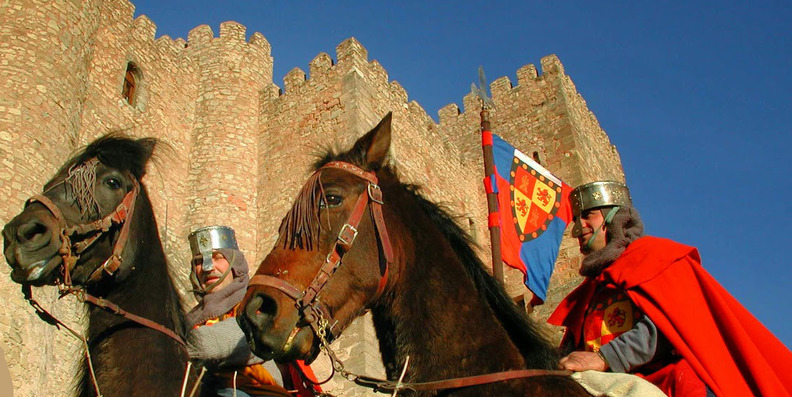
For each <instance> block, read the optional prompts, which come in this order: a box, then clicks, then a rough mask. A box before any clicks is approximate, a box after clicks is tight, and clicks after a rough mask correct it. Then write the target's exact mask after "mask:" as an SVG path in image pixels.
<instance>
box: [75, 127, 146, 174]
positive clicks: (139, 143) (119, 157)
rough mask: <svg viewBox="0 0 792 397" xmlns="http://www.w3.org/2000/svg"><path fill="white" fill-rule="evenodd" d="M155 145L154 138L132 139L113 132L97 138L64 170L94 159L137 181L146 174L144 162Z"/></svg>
mask: <svg viewBox="0 0 792 397" xmlns="http://www.w3.org/2000/svg"><path fill="white" fill-rule="evenodd" d="M156 143H157V139H156V138H143V139H133V138H131V137H129V136H126V135H124V134H122V133H119V132H115V133H110V134H107V135H105V136H102V137H100V138H98V139H97V140H95V141H93V142H91V143H90V144H88V146H86V147H85V149H84V150H83V151H82V152H80V153H78V154H77V155H75V156H74V157H73V158H72V160H70V161H68V162H67V163H66V166H64V168H67V167H70V166H71V165H73V164H79V163H82V162H85V161H86V160H88V159H91V158H93V157H96V158H98V159H99V161H100V162H102V164H105V165H106V166H108V167H112V168H115V169H118V170H121V171H129V172H130V173H132V175H134V176H135V177H136V178H137V179H140V178H142V177H143V175H145V173H146V162H147V161H148V160H149V158H150V156H151V152H152V149H153V147H154V145H155V144H156Z"/></svg>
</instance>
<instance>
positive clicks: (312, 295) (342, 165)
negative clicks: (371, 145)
mask: <svg viewBox="0 0 792 397" xmlns="http://www.w3.org/2000/svg"><path fill="white" fill-rule="evenodd" d="M331 168H332V169H339V170H343V171H346V172H348V173H350V174H352V175H354V176H356V177H358V178H360V179H363V180H364V181H366V182H367V186H366V189H365V190H364V191H363V192H361V193H360V195H359V196H358V199H357V202H355V207H354V208H353V210H352V213H351V214H350V215H349V219H348V220H347V221H346V223H344V226H342V227H341V231H339V232H338V237H337V238H336V241H335V242H334V243H333V246H332V247H331V248H330V252H329V253H328V254H327V257H326V259H325V261H324V263H323V264H322V266H321V267H320V268H319V272H318V273H317V274H316V276H315V277H314V279H313V281H311V283H310V284H309V285H308V286H307V287H305V289H304V290H302V291H300V290H299V289H298V288H297V287H295V286H294V285H292V284H291V283H289V282H288V281H286V280H283V279H280V278H277V277H273V276H269V275H264V274H257V275H254V276H253V277H252V278H251V279H250V282H249V283H248V286H251V285H261V286H266V287H272V288H276V289H278V290H279V291H281V292H283V293H284V294H286V295H287V296H288V297H290V298H291V299H293V300H294V301H295V305H296V307H297V310H299V312H300V316H301V318H302V320H303V321H305V322H307V323H308V324H309V325H310V326H311V329H312V330H313V332H314V334H316V336H317V337H320V338H322V339H325V335H329V337H328V338H327V340H326V341H332V339H333V334H332V327H333V326H334V325H335V322H334V321H332V320H333V319H332V315H331V314H330V312H329V310H328V309H327V307H326V306H325V305H324V304H323V303H322V302H321V301H320V300H319V299H318V295H319V293H320V292H321V291H322V289H323V288H324V287H325V285H326V284H327V282H328V281H329V280H330V277H331V276H332V275H333V274H334V273H335V271H336V270H337V269H338V267H339V266H340V265H341V258H343V256H344V254H346V253H347V252H349V250H350V249H351V248H352V244H353V243H354V241H355V237H357V234H358V225H359V224H360V220H361V219H362V217H363V213H364V212H365V210H366V205H367V204H368V207H369V211H370V213H371V217H372V219H373V220H374V228H375V231H376V232H377V234H378V236H379V241H380V244H381V246H382V252H383V255H384V259H385V261H384V265H383V266H381V269H380V274H381V277H380V281H379V285H378V286H377V292H376V295H375V296H374V299H373V301H376V300H377V298H379V296H380V295H382V292H383V291H384V290H385V285H386V284H387V282H388V271H389V269H390V265H391V263H393V248H392V247H391V242H390V237H389V236H388V229H387V228H386V227H385V219H384V218H383V216H382V204H383V201H382V190H380V187H379V185H377V182H378V181H377V176H376V175H375V174H374V172H372V171H364V170H362V169H361V168H359V167H357V166H355V165H353V164H350V163H346V162H342V161H333V162H330V163H327V164H325V165H324V166H322V167H321V168H319V169H318V170H317V171H316V173H321V172H322V171H323V170H325V169H331ZM298 330H299V328H295V331H293V332H292V335H291V336H290V337H289V341H288V342H287V344H288V343H290V342H291V340H292V339H293V338H294V335H296V331H298Z"/></svg>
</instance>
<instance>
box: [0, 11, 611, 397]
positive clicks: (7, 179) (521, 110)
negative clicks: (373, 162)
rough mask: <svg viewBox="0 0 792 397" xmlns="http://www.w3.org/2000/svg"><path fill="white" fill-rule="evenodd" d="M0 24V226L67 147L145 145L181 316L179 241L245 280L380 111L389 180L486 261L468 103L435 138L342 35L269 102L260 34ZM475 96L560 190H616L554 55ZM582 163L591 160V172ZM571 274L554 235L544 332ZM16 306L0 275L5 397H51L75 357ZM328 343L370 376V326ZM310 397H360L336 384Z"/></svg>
mask: <svg viewBox="0 0 792 397" xmlns="http://www.w3.org/2000/svg"><path fill="white" fill-rule="evenodd" d="M0 15H2V17H0V56H1V57H2V58H0V88H2V89H3V93H2V94H0V154H1V155H2V157H1V158H2V159H3V160H0V181H2V183H3V186H10V189H9V188H6V189H3V190H2V191H0V198H2V199H4V200H2V201H1V202H3V203H7V204H3V205H0V220H2V221H3V223H5V222H7V221H8V220H10V219H11V217H12V216H13V215H15V214H16V213H18V211H19V210H20V208H21V205H22V203H23V202H24V200H25V199H26V198H27V197H28V196H29V195H30V194H32V193H34V192H37V191H39V189H40V186H41V185H42V184H43V182H44V181H45V180H46V179H47V178H48V177H50V176H51V175H52V174H53V173H54V171H55V170H56V169H57V167H59V166H60V165H61V164H62V163H63V162H64V161H65V160H66V158H67V154H70V153H71V152H72V151H73V150H75V149H76V148H77V147H79V146H82V145H84V144H86V143H88V142H89V141H91V140H93V139H94V138H96V137H98V136H100V135H102V134H104V133H106V132H109V131H117V130H120V131H122V132H124V133H127V134H130V135H133V136H136V137H144V136H153V137H157V138H159V139H160V140H161V144H160V145H159V146H158V149H157V151H156V153H155V158H154V160H153V163H152V164H151V165H150V166H149V169H148V174H147V176H146V177H145V178H144V180H143V182H144V183H145V184H146V186H147V187H148V190H149V194H150V196H151V199H152V202H153V206H154V208H155V212H156V216H157V220H158V224H159V229H160V234H161V237H162V239H163V244H164V246H165V248H166V253H167V255H168V258H169V260H170V262H171V267H172V270H175V272H174V278H175V279H176V280H177V284H179V285H180V287H181V289H182V293H183V295H184V296H185V298H186V299H185V300H186V301H187V302H188V305H189V304H190V302H192V297H191V296H189V294H188V293H187V292H186V291H187V289H188V288H189V282H188V281H187V274H188V272H189V270H188V268H187V266H186V264H187V263H188V261H189V249H188V246H187V243H186V236H187V234H188V233H189V232H190V231H191V230H194V229H195V228H197V227H200V226H205V225H209V224H226V225H229V226H232V227H234V229H235V230H236V231H237V237H238V240H239V243H240V246H241V248H242V250H243V251H244V252H245V253H246V256H247V259H248V262H249V263H250V264H251V268H252V269H251V270H254V269H255V268H256V266H257V264H258V263H259V261H260V260H262V259H263V258H264V256H265V255H266V253H267V252H269V250H270V249H271V247H272V246H273V244H274V242H275V240H276V238H277V234H278V231H277V227H278V225H279V224H280V221H281V218H282V216H283V215H285V214H286V212H287V211H288V209H289V208H290V206H291V202H292V200H293V198H294V196H295V195H296V194H297V192H298V190H299V189H300V187H301V185H302V183H303V182H304V181H305V179H307V177H308V176H309V174H310V164H312V163H313V162H314V161H315V160H316V158H317V155H319V154H321V153H323V152H324V150H326V149H327V148H336V149H338V150H342V149H346V148H348V147H349V146H350V145H351V144H352V143H353V142H354V141H355V140H356V139H357V138H358V137H360V136H361V135H362V134H364V133H365V132H367V131H368V130H369V129H371V128H372V127H373V126H374V125H376V124H377V123H378V122H379V121H380V119H381V118H382V117H383V116H384V115H385V114H386V113H387V112H389V111H392V112H393V138H392V139H393V141H392V150H391V157H392V162H393V163H394V164H395V165H396V167H397V169H398V171H399V173H400V175H401V177H402V180H404V181H406V182H410V183H416V184H418V185H422V186H423V190H422V191H423V193H424V194H425V195H426V196H427V197H429V198H430V199H432V200H435V201H438V202H440V203H443V204H444V205H445V206H446V207H448V208H449V209H450V210H451V212H453V213H456V214H459V215H461V217H460V218H459V222H460V224H461V226H463V228H465V229H467V230H469V231H470V232H471V234H472V235H473V236H474V238H475V240H476V241H477V243H478V244H479V245H480V248H481V249H480V255H481V257H482V259H483V260H484V262H485V263H490V255H489V232H488V230H487V225H486V223H487V222H486V219H487V215H486V201H485V200H486V199H485V195H484V190H483V186H482V182H481V181H482V178H483V164H482V156H481V146H480V145H481V143H480V133H479V122H480V119H479V110H480V103H479V100H478V98H476V97H474V96H473V95H472V94H471V95H467V96H465V97H464V98H462V105H463V106H462V109H460V108H459V106H458V105H456V104H451V105H448V106H446V107H444V108H443V109H441V110H440V111H439V120H440V121H439V123H435V122H434V121H433V120H432V118H431V117H429V116H428V115H427V114H426V112H425V111H424V109H423V108H422V107H421V106H420V105H419V104H418V103H417V102H415V101H410V100H409V98H408V95H407V91H406V90H405V89H404V88H403V87H402V86H401V85H400V84H399V83H398V82H397V81H393V80H390V79H389V76H388V74H387V72H386V71H385V69H384V68H383V66H382V65H380V64H379V62H377V61H376V60H369V55H368V53H367V51H366V49H365V48H364V47H363V45H362V44H361V43H359V42H358V41H357V40H355V39H354V38H352V39H348V40H346V41H344V42H343V43H341V44H339V45H338V47H337V48H336V49H335V58H333V57H331V56H330V55H328V54H326V53H319V55H317V56H316V57H315V58H314V59H313V60H312V61H311V62H310V63H309V65H308V72H307V73H306V72H305V71H303V70H302V69H300V68H294V69H293V70H292V71H291V72H289V73H288V74H287V75H286V76H285V78H284V81H283V89H282V90H281V89H279V87H278V86H277V85H275V84H274V83H273V82H272V65H273V59H272V56H271V50H270V45H269V43H268V42H267V40H266V39H265V38H264V36H262V35H261V34H260V33H254V34H252V35H250V37H249V38H248V37H247V32H246V30H245V27H244V26H242V25H239V24H237V23H234V22H226V23H223V24H222V25H221V26H220V30H219V32H218V34H217V35H216V34H215V32H213V31H212V29H211V28H210V27H208V26H199V27H197V28H195V29H193V30H192V31H191V32H190V33H189V35H188V39H187V40H186V41H185V40H183V39H171V38H169V37H167V36H162V37H159V38H156V39H155V37H156V26H155V25H154V23H153V22H152V21H151V20H149V19H148V18H146V17H145V16H141V17H138V18H135V19H133V15H134V6H133V5H132V4H131V3H129V2H128V1H127V0H105V1H102V0H92V1H88V2H86V1H61V2H56V3H55V4H53V3H50V2H39V1H34V0H14V1H11V2H6V3H2V4H0ZM129 62H132V63H133V64H134V65H135V66H136V68H137V75H136V76H137V77H138V90H137V94H136V98H135V101H134V103H133V104H130V103H128V102H127V101H126V100H124V99H123V98H122V96H121V89H122V87H123V81H124V74H125V72H126V68H127V65H128V63H129ZM490 88H491V91H492V96H493V100H494V102H495V105H496V107H495V109H493V110H492V111H491V112H490V119H491V121H492V130H493V132H495V133H497V134H499V135H501V136H502V137H504V139H506V140H508V141H509V142H511V143H512V144H513V145H515V146H516V147H518V148H519V149H521V150H522V151H524V152H525V153H526V154H528V155H532V153H533V152H536V153H537V154H538V156H539V158H540V161H541V163H542V164H543V165H544V166H545V167H546V168H548V169H549V170H551V171H552V172H554V173H555V174H556V175H558V176H559V177H560V178H562V179H564V180H565V181H566V182H567V183H569V184H571V185H577V184H579V183H583V182H588V181H590V180H593V179H600V178H612V179H617V180H623V173H622V170H621V166H620V163H619V157H618V153H617V152H616V150H615V148H613V146H612V145H610V142H609V141H608V138H607V136H606V135H605V133H604V132H603V131H602V129H601V128H600V127H599V124H598V123H597V120H596V118H595V117H594V115H593V114H591V112H590V111H589V110H588V108H587V107H586V104H585V101H584V100H583V99H582V97H581V96H580V95H579V94H578V93H577V91H576V89H575V86H574V84H573V83H572V81H571V79H570V78H569V77H568V76H566V75H565V74H564V70H563V66H562V65H561V63H560V61H559V60H558V59H557V58H556V57H555V56H548V57H545V58H543V59H542V61H541V74H539V73H538V72H537V69H536V67H535V66H533V65H526V66H524V67H523V68H520V69H519V70H518V71H517V84H516V85H512V83H511V81H510V80H509V78H506V77H503V78H500V79H497V80H495V81H494V82H492V84H491V85H490ZM594 153H596V154H597V155H598V156H600V160H601V158H602V157H601V156H602V155H603V153H604V154H605V157H606V161H604V162H603V161H594V160H593V156H592V154H594ZM386 200H387V198H386ZM579 262H580V255H579V253H578V251H577V243H576V241H574V240H572V239H570V238H565V239H564V241H563V242H562V247H561V253H560V255H559V261H558V265H557V269H558V270H557V271H556V274H555V275H554V276H553V280H552V283H551V291H550V294H549V297H548V303H547V304H546V305H544V306H541V307H539V308H537V309H536V310H535V312H534V315H535V316H536V317H537V318H539V319H540V320H543V319H545V318H546V317H547V315H549V310H550V309H552V308H554V307H555V304H556V303H557V301H558V299H560V297H562V296H563V295H565V294H566V292H568V290H569V289H570V288H571V286H574V285H575V284H576V283H577V281H579V278H578V276H577V268H578V267H579ZM506 284H507V285H506V287H507V290H508V291H509V293H510V294H511V295H512V296H514V297H519V296H521V295H523V294H525V293H526V292H527V290H526V288H525V287H524V286H523V284H522V274H521V273H519V271H517V270H513V269H507V270H506ZM18 291H19V287H18V285H16V284H13V283H12V282H11V281H10V279H8V278H7V277H0V294H2V296H3V297H7V299H8V301H9V306H8V308H7V309H4V311H3V314H4V315H3V316H0V335H2V342H3V348H4V349H5V354H6V360H7V362H8V363H9V367H10V369H11V372H12V379H14V380H15V388H16V389H15V395H21V396H33V395H37V393H36V392H35V390H40V389H43V388H48V389H50V390H56V391H58V392H56V393H54V394H57V395H68V394H69V392H68V388H69V386H70V381H71V376H72V375H71V374H72V373H74V367H75V364H76V362H77V361H78V358H77V357H79V356H80V354H81V353H80V346H79V345H78V343H77V342H76V340H74V339H73V338H68V337H67V336H66V335H65V334H64V333H63V332H55V330H54V328H52V327H49V326H46V325H45V324H44V323H42V322H41V321H40V320H39V319H38V318H35V316H33V314H32V310H31V309H29V308H28V307H27V306H26V305H25V304H24V302H23V301H22V297H21V294H19V292H18ZM36 293H37V297H39V295H40V296H41V297H42V298H40V299H41V300H42V301H45V302H43V303H45V305H48V306H47V307H53V308H54V309H53V310H54V312H55V314H56V315H58V314H60V315H61V316H62V317H64V318H67V319H71V318H76V319H75V320H73V321H74V323H75V324H78V326H77V329H80V327H81V326H80V325H79V324H80V321H81V320H80V318H81V314H80V313H81V312H82V309H81V308H80V307H78V306H77V305H76V304H64V303H58V304H57V305H56V304H55V302H54V298H55V291H54V290H53V289H51V288H49V289H48V288H44V289H41V290H39V289H37V290H36ZM528 299H530V293H528V296H527V297H526V299H525V300H526V301H527V300H528ZM4 318H5V319H6V320H3V319H4ZM12 318H13V319H14V320H13V321H14V323H13V324H12V323H11V319H12ZM20 318H21V322H19V319H20ZM33 341H37V342H39V343H33ZM334 346H335V348H336V349H338V355H339V357H341V358H342V359H344V360H345V365H346V369H348V370H350V371H352V372H359V373H366V374H369V375H374V376H383V375H384V370H383V368H382V364H381V362H380V360H379V354H378V349H377V341H376V337H375V335H374V330H373V327H372V325H371V321H370V319H369V318H363V319H360V320H357V321H356V322H355V323H353V324H352V325H351V326H350V327H349V328H348V329H347V331H346V332H345V334H344V335H343V336H342V337H341V338H340V339H339V340H338V341H337V342H335V344H334ZM315 367H316V369H317V372H319V373H320V377H321V376H322V374H324V375H327V374H329V372H330V371H329V367H328V364H327V363H326V362H324V363H323V362H322V359H320V360H319V361H318V362H317V363H316V364H315ZM22 379H24V383H23V381H20V380H22ZM325 390H329V391H331V392H332V393H334V394H335V395H339V396H357V395H367V394H368V392H367V391H366V390H363V389H361V388H359V387H356V386H354V385H352V384H351V383H350V382H346V381H343V380H341V378H338V377H337V378H336V379H334V380H333V381H332V382H331V383H330V384H328V385H327V386H326V387H325Z"/></svg>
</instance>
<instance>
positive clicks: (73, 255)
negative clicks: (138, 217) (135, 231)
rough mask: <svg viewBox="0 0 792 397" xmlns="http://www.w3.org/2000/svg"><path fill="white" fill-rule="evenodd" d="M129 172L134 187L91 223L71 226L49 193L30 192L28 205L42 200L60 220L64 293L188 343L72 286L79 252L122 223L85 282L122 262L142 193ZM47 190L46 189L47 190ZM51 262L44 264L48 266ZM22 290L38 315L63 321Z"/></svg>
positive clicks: (61, 286)
mask: <svg viewBox="0 0 792 397" xmlns="http://www.w3.org/2000/svg"><path fill="white" fill-rule="evenodd" d="M88 161H98V160H96V158H92V159H90V160H88ZM126 176H127V177H128V178H129V180H130V181H132V189H131V190H130V191H129V192H127V194H126V195H125V196H124V198H123V199H122V200H121V202H120V203H119V204H118V206H116V208H115V210H113V212H111V213H109V214H107V216H105V217H103V218H101V219H98V220H96V221H93V222H90V223H82V224H77V225H74V226H69V225H68V224H67V223H66V218H65V217H64V216H63V213H62V212H61V210H60V208H58V206H57V205H56V204H55V203H54V202H53V201H52V200H50V199H49V198H48V197H47V196H45V195H44V194H43V193H42V194H36V195H33V196H31V197H30V198H29V199H28V200H27V202H26V203H25V208H27V206H28V205H30V204H32V203H40V204H41V205H43V206H44V207H45V208H46V209H47V210H48V211H49V212H50V213H51V214H52V216H53V217H54V218H55V220H56V221H57V222H58V227H59V228H60V230H59V232H58V234H59V236H60V239H61V247H60V249H59V250H58V254H59V255H60V258H61V260H62V261H61V274H62V277H63V278H62V279H61V280H59V282H58V288H59V289H60V293H61V295H62V296H63V295H67V294H74V295H76V296H77V298H78V299H79V300H80V301H83V302H88V303H91V304H93V305H95V306H97V307H100V308H102V309H105V310H107V311H109V312H111V313H113V314H116V315H119V316H122V317H124V318H127V319H129V320H132V321H134V322H136V323H138V324H140V325H143V326H146V327H149V328H151V329H154V330H157V331H159V332H162V333H163V334H165V335H168V336H169V337H171V338H173V339H174V340H176V341H177V342H179V343H180V344H181V345H183V346H186V344H185V342H184V340H183V339H182V338H181V337H180V336H179V335H178V334H176V333H175V332H173V331H172V330H170V329H168V328H167V327H165V326H163V325H161V324H159V323H156V322H154V321H151V320H149V319H146V318H143V317H140V316H138V315H135V314H133V313H129V312H127V311H125V310H124V309H122V308H121V307H119V306H118V305H116V304H115V303H113V302H111V301H109V300H107V299H104V298H101V297H99V298H97V297H95V296H93V295H91V294H89V293H87V292H86V291H85V290H84V289H82V288H75V287H73V286H72V280H71V271H72V270H74V266H75V265H76V264H77V261H78V260H79V259H80V254H82V253H83V252H85V250H87V249H88V248H89V247H90V246H91V245H93V244H94V243H95V242H96V241H97V240H98V239H99V238H100V237H101V236H102V235H103V234H105V233H107V232H109V231H110V229H111V228H113V226H114V225H122V226H121V231H120V232H119V234H118V239H117V240H116V242H115V244H114V245H113V253H112V254H111V255H110V257H109V258H107V260H105V261H104V263H103V264H102V265H101V266H99V267H97V268H96V269H94V271H93V272H92V273H91V275H90V276H89V277H88V280H87V281H86V282H85V284H89V283H95V282H98V281H99V280H101V279H102V278H103V277H105V275H107V276H108V277H109V276H112V275H113V274H114V273H115V272H116V270H118V268H119V267H120V266H121V262H122V261H123V258H122V257H121V254H122V253H123V252H124V247H125V246H126V243H127V241H128V240H129V228H130V223H131V222H128V221H129V220H131V219H132V214H133V212H134V209H135V201H136V200H137V196H138V194H139V193H140V184H139V183H138V181H137V178H135V177H134V176H132V175H131V174H130V173H128V172H127V173H126ZM62 183H64V181H61V182H59V183H58V184H56V185H54V186H51V187H50V188H49V189H48V190H51V189H53V188H54V187H55V186H57V185H59V184H62ZM44 193H46V191H45V192H44ZM83 236H89V237H88V238H85V239H82V240H81V241H79V242H76V243H72V239H73V238H75V237H83ZM57 259H58V256H55V257H53V258H52V259H50V262H52V261H53V260H57ZM48 264H49V262H48V263H47V264H46V265H44V266H47V265H48ZM22 291H23V293H24V294H25V298H26V299H27V300H28V301H29V302H30V304H31V305H32V306H33V307H34V308H35V309H36V312H37V314H38V315H39V317H41V318H42V319H44V320H45V321H46V322H48V323H51V324H55V323H59V324H62V323H61V322H60V321H59V320H57V319H55V318H54V317H53V316H52V315H51V314H49V313H48V312H47V311H46V310H44V308H42V307H41V305H39V304H38V302H36V301H35V300H34V299H33V298H32V294H31V291H30V285H24V286H23V287H22Z"/></svg>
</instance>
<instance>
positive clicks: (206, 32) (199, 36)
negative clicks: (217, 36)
mask: <svg viewBox="0 0 792 397" xmlns="http://www.w3.org/2000/svg"><path fill="white" fill-rule="evenodd" d="M213 38H214V31H212V28H211V27H210V26H209V25H199V26H196V27H195V28H194V29H193V30H191V31H190V32H189V33H187V43H188V44H189V45H190V46H194V47H197V46H200V45H205V44H209V42H210V41H212V39H213Z"/></svg>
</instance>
